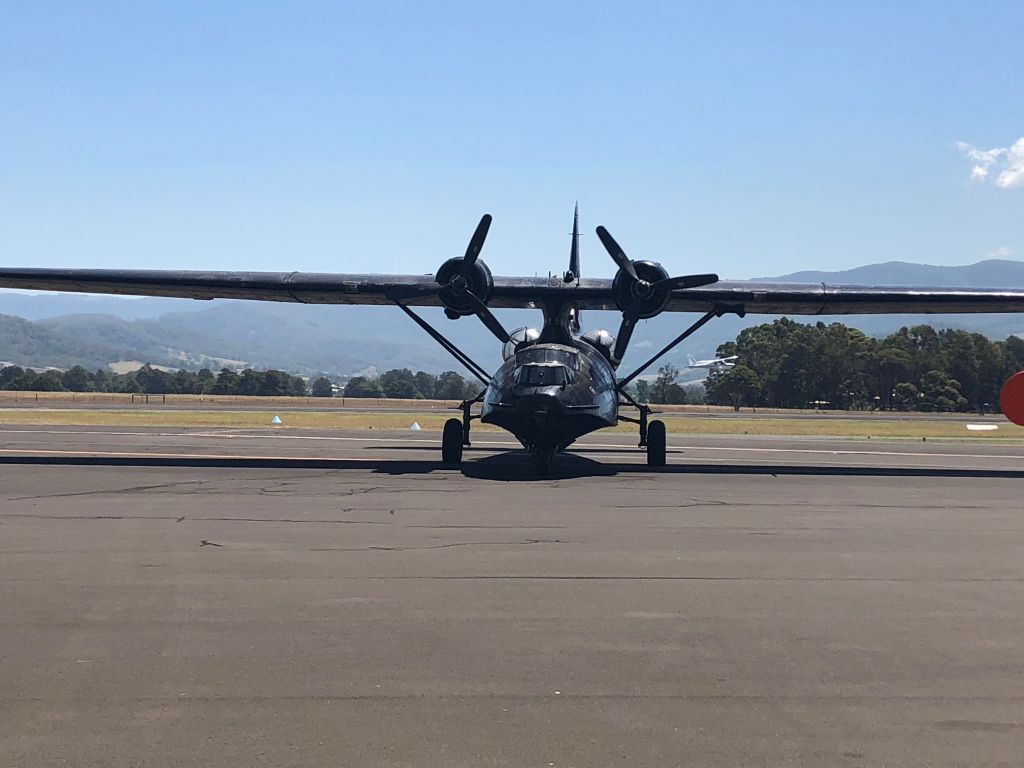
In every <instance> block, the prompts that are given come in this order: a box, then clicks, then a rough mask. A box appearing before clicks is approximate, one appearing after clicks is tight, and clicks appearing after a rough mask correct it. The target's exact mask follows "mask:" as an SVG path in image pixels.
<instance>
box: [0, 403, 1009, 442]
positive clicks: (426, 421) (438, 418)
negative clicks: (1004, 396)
mask: <svg viewBox="0 0 1024 768" xmlns="http://www.w3.org/2000/svg"><path fill="white" fill-rule="evenodd" d="M274 413H275V412H274V411H273V410H267V411H227V410H225V411H221V410H194V411H190V410H154V409H147V410H143V409H139V410H134V409H127V408H126V409H125V410H93V409H65V408H59V409H43V408H17V409H10V410H3V411H0V425H16V424H20V425H35V426H72V425H73V426H118V427H172V428H173V427H208V428H231V429H258V428H267V427H270V426H271V424H270V421H271V419H272V418H273V416H274ZM278 415H280V417H281V419H282V420H283V422H284V423H283V424H282V426H281V427H280V428H281V429H385V430H406V429H408V428H409V426H410V425H411V424H412V423H413V422H414V421H415V422H418V423H419V425H420V427H422V428H423V429H424V430H432V431H437V430H440V429H441V427H442V426H443V425H444V422H445V420H446V419H449V418H453V417H455V416H457V415H458V414H457V413H456V412H455V411H442V412H437V411H432V412H416V411H411V410H410V411H407V412H391V411H382V412H380V413H351V412H338V411H288V412H282V413H280V414H278ZM662 418H664V421H665V424H666V426H667V428H668V431H669V432H670V433H673V434H691V435H697V434H704V435H744V434H745V435H780V436H786V435H792V436H819V437H840V438H918V439H920V438H936V439H952V438H961V439H963V438H971V439H975V440H989V441H991V440H1000V441H1002V440H1024V427H1019V426H1017V425H1014V424H1011V423H1009V422H1006V421H1002V422H1000V423H999V429H998V430H997V431H993V432H970V431H968V430H967V429H966V427H965V424H966V423H967V422H968V421H969V420H970V419H969V418H965V419H962V420H961V419H955V420H954V419H945V420H935V421H929V420H920V419H903V420H899V419H891V420H889V419H873V418H872V419H868V418H855V417H854V418H849V417H847V418H844V417H840V416H837V417H827V418H786V417H778V418H774V417H773V418H744V417H743V416H734V417H729V418H709V417H706V416H697V415H685V414H682V415H677V414H664V415H663V416H662ZM989 420H991V419H989ZM474 429H481V430H484V431H489V430H494V429H496V428H494V427H488V426H487V425H482V424H479V423H477V424H474ZM635 429H636V427H635V426H634V425H632V424H628V423H621V424H620V425H619V426H618V427H616V428H615V430H614V431H616V432H632V431H634V430H635Z"/></svg>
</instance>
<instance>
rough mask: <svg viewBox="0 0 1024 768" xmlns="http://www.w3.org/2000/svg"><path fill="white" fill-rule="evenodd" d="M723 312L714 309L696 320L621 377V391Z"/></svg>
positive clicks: (619, 385)
mask: <svg viewBox="0 0 1024 768" xmlns="http://www.w3.org/2000/svg"><path fill="white" fill-rule="evenodd" d="M723 314H725V313H724V312H721V311H718V310H713V311H711V312H708V313H706V314H705V315H704V316H703V317H701V318H700V320H698V321H697V322H695V323H694V324H693V325H691V326H690V327H689V328H687V329H686V330H685V331H683V332H682V333H681V334H679V335H678V336H676V337H675V338H674V339H673V340H672V341H670V342H669V343H668V344H667V345H666V346H664V347H663V348H662V350H661V351H660V352H658V354H656V355H655V356H654V357H652V358H651V359H650V360H648V361H647V362H646V363H644V364H643V365H641V366H640V367H639V368H637V369H636V370H635V371H633V372H632V373H631V374H629V376H627V377H626V378H624V379H620V380H619V384H618V390H619V392H623V391H624V390H625V389H626V385H627V384H629V382H631V381H632V380H633V379H635V378H636V377H637V376H639V375H640V374H641V373H643V372H644V371H646V370H647V369H648V368H650V367H651V366H652V365H653V364H654V363H655V362H657V360H658V359H659V358H660V357H661V356H662V355H664V354H665V353H666V352H668V351H670V350H671V349H672V348H673V347H675V346H676V344H678V343H679V342H681V341H682V340H683V339H685V338H687V337H688V336H690V335H691V334H693V333H696V332H697V331H699V330H700V329H701V328H702V327H703V326H704V324H705V323H706V322H708V320H710V319H711V318H713V317H721V316H722V315H723Z"/></svg>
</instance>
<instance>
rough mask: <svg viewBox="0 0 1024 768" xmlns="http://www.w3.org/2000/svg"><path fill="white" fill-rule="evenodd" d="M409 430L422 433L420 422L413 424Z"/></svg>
mask: <svg viewBox="0 0 1024 768" xmlns="http://www.w3.org/2000/svg"><path fill="white" fill-rule="evenodd" d="M409 429H411V430H412V431H413V432H419V431H420V423H419V422H418V421H414V422H413V423H412V426H411V427H409Z"/></svg>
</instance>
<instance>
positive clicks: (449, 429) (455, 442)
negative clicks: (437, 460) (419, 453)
mask: <svg viewBox="0 0 1024 768" xmlns="http://www.w3.org/2000/svg"><path fill="white" fill-rule="evenodd" d="M441 461H442V463H444V464H447V465H449V466H453V467H457V466H458V465H459V464H461V463H462V422H461V421H459V420H458V419H448V421H446V422H445V423H444V432H442V433H441Z"/></svg>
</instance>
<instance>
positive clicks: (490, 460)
mask: <svg viewBox="0 0 1024 768" xmlns="http://www.w3.org/2000/svg"><path fill="white" fill-rule="evenodd" d="M2 465H7V466H11V465H22V466H25V465H29V466H96V467H159V468H177V467H184V468H234V469H331V470H346V469H353V470H364V471H371V472H378V473H381V474H388V475H416V474H429V473H431V472H437V471H451V470H450V468H449V467H446V466H445V465H443V464H442V463H441V462H440V461H432V460H425V459H397V460H391V461H389V460H386V459H308V458H295V459H290V458H287V457H280V458H255V459H248V458H239V457H222V456H208V457H206V456H180V457H178V456H141V455H140V456H74V455H69V456H33V455H23V456H19V455H16V454H8V455H5V456H0V466H2ZM461 471H462V474H463V475H464V476H465V477H470V478H474V479H479V480H501V481H524V482H530V481H533V482H537V481H541V482H543V481H549V480H565V479H572V478H582V477H611V476H614V475H623V474H627V475H628V474H668V475H673V474H675V475H679V474H684V475H770V476H773V477H779V476H825V477H827V476H835V477H952V478H957V477H962V478H1002V479H1021V478H1024V470H1012V469H983V468H977V469H969V468H961V467H955V468H938V467H900V466H841V465H834V464H830V465H818V464H753V463H751V464H748V463H742V464H739V463H730V464H711V463H706V464H669V465H667V466H664V467H648V466H647V465H646V464H643V463H640V462H637V463H624V462H601V461H595V460H594V459H591V458H588V457H587V456H581V455H579V454H576V453H564V454H560V455H559V456H557V457H556V458H555V460H554V461H553V462H552V464H551V471H550V473H549V474H548V475H547V476H543V477H541V476H538V475H537V474H536V472H535V470H534V466H533V461H532V459H531V457H530V456H529V455H528V454H527V453H526V452H524V451H521V450H517V451H507V452H504V453H497V454H492V455H488V456H485V457H483V458H480V459H476V460H469V461H465V462H463V464H462V467H461Z"/></svg>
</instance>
